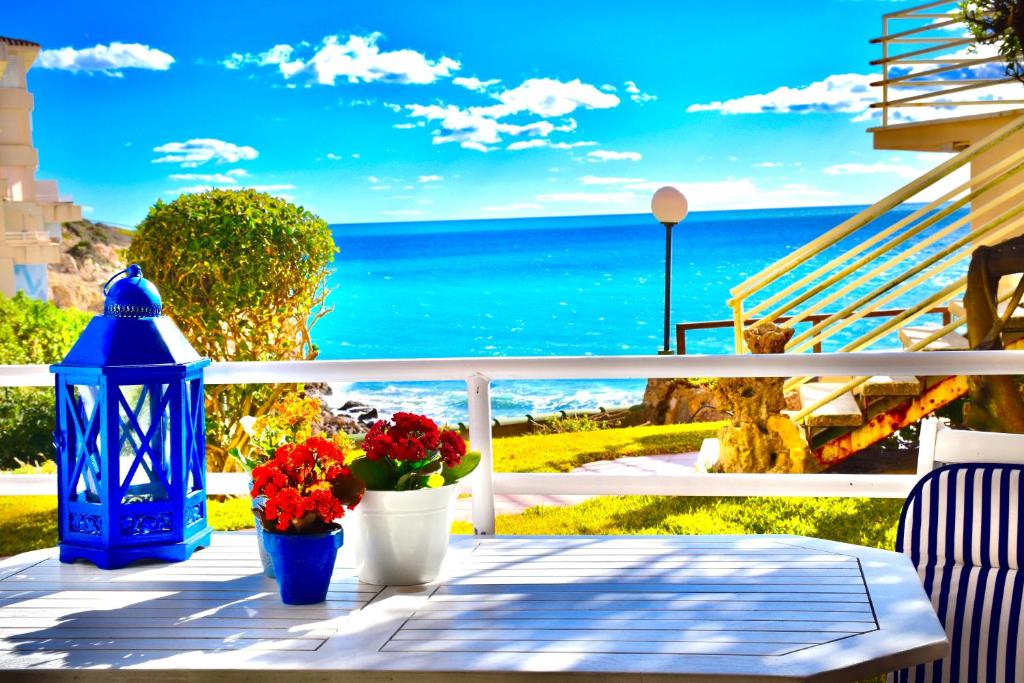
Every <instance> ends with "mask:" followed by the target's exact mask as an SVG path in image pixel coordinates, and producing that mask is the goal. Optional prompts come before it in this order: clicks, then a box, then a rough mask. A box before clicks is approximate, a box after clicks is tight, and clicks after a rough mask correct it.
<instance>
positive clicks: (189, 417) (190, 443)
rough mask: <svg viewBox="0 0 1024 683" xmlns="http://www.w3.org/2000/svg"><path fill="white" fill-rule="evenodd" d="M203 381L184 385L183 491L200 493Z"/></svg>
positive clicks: (202, 484) (203, 463)
mask: <svg viewBox="0 0 1024 683" xmlns="http://www.w3.org/2000/svg"><path fill="white" fill-rule="evenodd" d="M203 400H204V396H203V380H202V378H196V379H193V380H189V381H187V382H186V383H185V405H184V413H185V463H186V465H185V470H186V477H187V478H186V480H185V491H186V492H187V493H195V492H196V491H202V490H203V488H204V487H205V485H206V482H205V473H206V433H205V429H206V421H205V415H204V413H203Z"/></svg>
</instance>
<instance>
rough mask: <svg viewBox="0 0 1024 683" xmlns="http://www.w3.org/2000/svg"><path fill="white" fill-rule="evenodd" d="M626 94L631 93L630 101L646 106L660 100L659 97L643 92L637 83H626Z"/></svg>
mask: <svg viewBox="0 0 1024 683" xmlns="http://www.w3.org/2000/svg"><path fill="white" fill-rule="evenodd" d="M626 92H627V93H629V99H631V100H633V101H634V102H636V103H637V104H646V103H648V102H653V101H654V100H656V99H658V96H657V95H651V94H650V93H645V92H642V91H641V90H640V88H639V87H638V86H637V84H636V82H635V81H626Z"/></svg>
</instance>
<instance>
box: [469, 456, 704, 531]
mask: <svg viewBox="0 0 1024 683" xmlns="http://www.w3.org/2000/svg"><path fill="white" fill-rule="evenodd" d="M698 455H699V454H698V453H674V454H672V455H639V456H631V457H624V458H616V459H615V460H598V461H596V462H589V463H587V464H586V465H581V466H580V467H577V468H576V469H574V470H572V471H571V472H570V474H577V473H581V472H582V473H590V474H620V475H622V476H626V477H628V476H637V475H652V474H653V475H663V474H673V475H678V474H694V473H695V470H694V465H695V464H696V462H697V456H698ZM593 497H594V496H532V495H515V496H514V495H507V494H499V495H496V496H495V497H494V511H495V512H496V513H497V514H499V515H507V514H519V513H521V512H523V511H524V510H528V509H530V508H532V507H536V506H538V505H552V506H566V505H576V504H577V503H582V502H583V501H585V500H587V499H588V498H593ZM470 507H471V502H470V499H469V498H460V499H459V501H458V503H457V504H456V506H455V519H458V520H462V521H465V522H468V521H470V519H471V518H472V513H471V509H470Z"/></svg>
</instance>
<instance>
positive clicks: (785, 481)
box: [0, 351, 1024, 534]
mask: <svg viewBox="0 0 1024 683" xmlns="http://www.w3.org/2000/svg"><path fill="white" fill-rule="evenodd" d="M1007 374H1010V375H1024V351H956V352H934V353H902V352H887V353H821V354H778V355H718V356H583V357H551V358H445V359H399V360H346V361H280V362H228V363H214V364H213V365H211V366H210V368H209V369H208V370H207V371H206V375H205V381H206V383H207V384H266V383H293V382H314V381H316V382H357V381H374V382H416V381H439V380H463V381H465V382H466V386H467V398H468V401H469V439H470V442H471V444H472V447H473V448H474V449H475V450H478V451H480V453H481V455H482V456H483V457H482V459H481V463H480V467H479V468H478V471H477V472H476V473H475V474H474V475H473V477H472V482H471V484H472V492H473V527H474V530H475V532H476V533H477V534H493V533H494V495H495V494H564V495H577V494H579V495H674V496H722V495H727V496H863V497H874V498H905V497H906V495H907V493H909V491H910V489H911V488H912V487H913V485H914V483H916V481H917V478H918V477H917V476H916V475H888V474H708V475H695V476H686V475H673V476H668V475H657V476H646V475H631V476H621V475H606V474H524V473H518V474H513V473H504V472H498V473H495V472H494V458H493V450H492V435H491V397H490V385H491V381H492V380H538V379H628V378H647V377H651V378H673V377H793V376H802V375H855V376H856V375H921V376H941V375H1007ZM52 384H53V378H52V376H51V374H50V372H49V369H48V367H47V366H45V365H21V366H18V365H6V366H3V365H0V386H9V387H10V386H15V387H17V386H20V387H48V386H52ZM211 483H212V482H211Z"/></svg>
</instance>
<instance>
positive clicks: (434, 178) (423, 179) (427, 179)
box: [416, 175, 444, 183]
mask: <svg viewBox="0 0 1024 683" xmlns="http://www.w3.org/2000/svg"><path fill="white" fill-rule="evenodd" d="M442 180H444V176H441V175H421V176H420V177H419V178H417V179H416V182H417V183H439V182H441V181H442Z"/></svg>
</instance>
